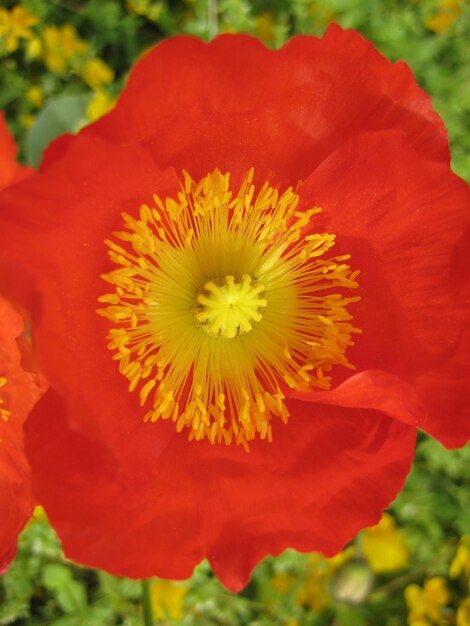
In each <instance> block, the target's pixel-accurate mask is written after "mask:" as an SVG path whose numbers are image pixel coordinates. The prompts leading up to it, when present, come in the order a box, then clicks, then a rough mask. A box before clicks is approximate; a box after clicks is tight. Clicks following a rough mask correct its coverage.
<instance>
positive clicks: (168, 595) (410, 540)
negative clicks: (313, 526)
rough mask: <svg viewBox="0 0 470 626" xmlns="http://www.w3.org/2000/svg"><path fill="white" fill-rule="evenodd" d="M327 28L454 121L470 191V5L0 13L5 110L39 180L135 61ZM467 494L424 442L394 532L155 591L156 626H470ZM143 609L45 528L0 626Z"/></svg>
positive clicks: (462, 466) (22, 564)
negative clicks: (379, 58) (325, 553)
mask: <svg viewBox="0 0 470 626" xmlns="http://www.w3.org/2000/svg"><path fill="white" fill-rule="evenodd" d="M18 6H20V7H21V8H22V9H24V10H25V11H26V14H17V18H18V19H19V21H21V20H22V19H23V18H24V17H25V15H26V18H27V19H26V21H27V22H28V24H27V26H26V30H23V31H21V29H20V30H18V25H17V30H16V31H14V29H13V31H12V28H11V27H10V36H9V37H8V36H7V31H6V29H5V19H6V18H5V16H6V15H7V12H8V15H9V16H10V15H11V14H12V11H14V10H15V7H18ZM2 10H3V18H2ZM2 19H3V31H2ZM330 21H336V22H338V23H339V24H341V25H342V26H343V27H347V28H355V29H357V30H359V31H360V32H362V33H363V34H364V35H365V36H366V37H367V38H368V39H370V40H371V41H372V42H374V44H375V45H376V46H377V47H378V48H379V49H380V50H381V51H382V52H383V53H384V54H385V55H386V56H387V57H388V58H390V59H392V60H398V59H404V60H405V61H407V63H408V64H409V65H410V66H411V68H412V70H413V71H414V73H415V75H416V77H417V79H418V81H419V83H420V84H421V86H422V87H423V88H424V89H425V90H426V91H428V92H429V93H430V94H431V95H432V96H433V98H434V103H435V107H436V109H437V110H438V112H439V113H440V114H441V115H442V117H443V118H444V120H445V122H446V125H447V128H448V131H449V136H450V140H451V148H452V153H453V167H454V169H455V171H456V172H457V173H458V174H459V175H461V176H462V177H463V178H465V179H466V180H467V181H469V182H470V132H469V130H468V129H469V127H470V45H468V42H469V41H470V3H468V2H466V1H464V0H409V1H406V0H317V1H311V0H253V1H252V2H249V1H248V0H219V1H218V2H217V0H158V1H157V0H126V1H124V0H88V1H85V0H22V2H21V4H20V5H18V3H17V2H16V0H14V1H11V0H1V2H0V109H3V110H5V111H6V113H7V119H8V123H9V125H10V127H11V129H12V131H13V132H14V134H15V136H16V138H17V140H18V142H19V144H20V147H21V155H22V157H23V158H24V159H25V160H28V161H29V162H30V163H33V164H34V165H37V163H38V161H39V159H40V155H41V152H42V150H43V148H44V147H45V145H47V143H48V141H50V139H51V138H52V137H53V136H55V135H57V134H59V133H61V132H64V130H76V129H77V128H78V127H79V126H81V125H82V124H84V123H86V122H87V120H90V119H95V118H96V117H99V115H101V114H102V113H103V112H105V111H106V109H107V107H109V106H111V104H112V101H113V99H114V98H115V97H117V95H118V94H119V91H120V90H121V89H122V86H123V84H124V82H125V79H126V76H127V72H128V70H129V68H130V67H131V66H132V64H133V62H134V61H135V60H136V58H137V57H138V56H139V55H140V54H141V53H142V52H143V51H145V50H146V49H147V48H148V47H149V46H151V45H153V44H154V43H155V42H157V41H158V40H160V39H161V38H163V37H167V36H170V35H174V34H178V33H187V34H191V35H195V36H198V37H202V38H204V39H210V38H211V37H212V36H214V35H215V34H216V33H218V32H246V33H250V34H252V35H255V36H257V37H259V38H261V39H262V40H263V41H264V42H265V43H266V45H268V46H271V47H278V46H280V45H282V44H283V43H284V42H285V41H286V40H287V39H288V38H289V37H290V36H292V35H295V34H297V33H308V34H314V35H321V34H322V33H323V31H324V29H325V28H326V25H327V24H328V22H330ZM23 22H24V19H23ZM23 25H24V24H23ZM71 27H73V28H71ZM15 32H16V36H15ZM469 486H470V447H467V448H465V449H463V450H457V451H453V452H449V451H446V450H444V449H443V448H442V447H441V446H440V445H439V444H437V443H436V442H434V441H433V440H431V439H429V438H426V437H424V436H420V441H419V444H418V449H417V457H416V461H415V463H414V466H413V470H412V473H411V475H410V477H409V479H408V481H407V484H406V487H405V489H404V491H403V492H402V494H401V495H400V496H399V498H398V499H397V501H396V502H395V503H394V504H393V506H392V508H391V513H392V515H393V518H392V519H394V520H395V521H396V523H397V524H398V527H397V528H395V527H394V529H392V530H388V531H385V532H382V534H380V532H379V534H378V535H373V534H372V535H368V534H367V533H368V531H365V532H363V533H361V534H359V536H358V537H357V538H356V540H355V541H354V542H353V544H352V545H351V546H350V547H349V548H347V549H346V550H345V551H344V552H343V553H342V554H341V555H340V556H339V557H338V558H337V559H336V560H333V561H328V560H327V559H324V558H323V557H320V556H319V555H301V554H298V553H295V552H293V551H287V552H286V553H284V554H283V555H281V556H279V557H277V558H268V559H266V560H265V561H264V562H263V563H261V564H260V565H259V566H258V567H257V569H256V570H255V572H254V575H253V579H252V582H251V583H250V585H249V586H248V587H247V588H246V589H245V590H244V591H243V592H242V593H240V594H236V595H235V594H230V593H229V592H228V591H226V590H225V589H224V588H223V587H222V586H221V585H220V583H219V582H218V581H217V579H216V578H215V577H214V576H213V574H212V572H211V570H210V568H209V566H208V565H207V564H206V563H203V564H201V565H200V566H199V567H198V568H197V569H196V571H195V574H194V576H193V577H192V579H191V580H189V581H187V582H184V583H171V582H164V581H157V580H155V581H154V582H153V587H152V593H153V602H154V612H155V616H156V620H157V622H158V623H160V624H181V625H185V626H193V625H194V626H196V625H198V624H200V625H207V626H222V625H224V626H238V625H240V626H242V625H245V624H250V625H252V626H280V625H284V626H304V625H305V626H326V625H332V626H401V625H403V624H406V622H407V620H408V621H409V623H410V624H413V625H414V624H416V625H417V626H433V625H434V626H438V625H440V624H456V626H470V600H469V596H468V594H469V578H470V543H468V542H470V539H468V538H467V536H466V535H465V533H469V532H470V490H469ZM377 536H378V537H379V539H378V543H377ZM371 537H375V538H376V542H375V543H374V540H373V539H372V540H371ZM371 541H372V544H370V542H371ZM368 542H369V544H370V545H372V548H370V547H369V548H368V547H367V546H368V545H369V544H368ZM403 545H406V549H405V548H404V547H403ZM371 549H372V551H374V550H375V552H376V554H379V556H380V555H382V557H383V559H385V558H388V559H390V558H392V561H393V559H394V558H395V562H394V565H393V563H392V564H391V566H390V570H389V571H378V570H377V565H376V564H374V560H373V558H372V557H371V555H370V550H371ZM381 551H382V552H381ZM387 551H388V552H387ZM390 551H391V552H390ZM400 553H401V555H402V557H403V558H402V561H403V562H402V563H399V562H398V559H397V555H399V554H400ZM390 554H392V555H394V556H392V557H390ZM387 555H388V556H387ZM456 555H457V556H456ZM467 557H468V558H467ZM466 559H467V560H466ZM392 565H393V567H392ZM379 570H380V568H379ZM439 577H441V578H439ZM404 593H405V595H406V602H405V597H404ZM141 602H142V600H141V586H140V583H139V582H136V581H131V580H127V579H118V578H114V577H112V576H110V575H108V574H106V573H103V572H97V571H93V570H89V569H86V568H81V567H79V566H76V565H75V564H73V563H71V562H69V561H67V560H66V559H64V557H63V555H62V552H61V549H60V546H59V544H58V542H57V539H56V537H55V535H54V532H53V531H52V530H51V528H50V526H49V525H48V523H47V521H46V520H45V519H40V520H38V521H35V522H33V523H31V524H30V525H29V526H28V528H27V529H26V530H25V531H24V533H23V535H22V537H21V540H20V546H19V553H18V557H17V558H16V560H15V561H14V562H13V564H12V566H11V568H10V569H9V571H8V573H7V574H6V575H5V576H3V577H2V578H1V579H0V626H1V625H6V624H14V625H16V626H29V625H31V626H34V625H40V624H41V625H51V626H74V625H76V626H95V625H96V626H101V625H103V626H106V625H108V624H109V625H111V624H122V625H126V626H134V625H136V624H141V623H142V606H141ZM467 607H468V613H467ZM436 611H437V613H436ZM436 615H437V617H436ZM467 617H468V621H467Z"/></svg>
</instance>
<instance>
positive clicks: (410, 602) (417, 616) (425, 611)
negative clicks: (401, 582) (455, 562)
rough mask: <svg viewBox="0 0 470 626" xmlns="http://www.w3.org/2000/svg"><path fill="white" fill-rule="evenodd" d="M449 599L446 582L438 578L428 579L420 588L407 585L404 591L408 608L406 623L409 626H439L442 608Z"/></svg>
mask: <svg viewBox="0 0 470 626" xmlns="http://www.w3.org/2000/svg"><path fill="white" fill-rule="evenodd" d="M449 599H450V594H449V591H448V589H447V586H446V581H445V580H444V578H441V577H440V576H435V577H434V578H430V579H429V580H427V581H426V582H425V583H424V586H423V587H422V588H421V587H420V586H419V585H408V587H406V589H405V600H406V604H407V606H408V608H409V614H408V623H409V624H410V626H420V625H421V624H424V625H426V624H428V623H429V622H428V620H431V623H432V622H434V623H436V624H439V623H440V622H441V613H442V607H444V606H445V605H446V604H447V603H448V602H449Z"/></svg>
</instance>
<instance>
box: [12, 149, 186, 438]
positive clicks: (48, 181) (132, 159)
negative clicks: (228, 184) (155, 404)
mask: <svg viewBox="0 0 470 626" xmlns="http://www.w3.org/2000/svg"><path fill="white" fill-rule="evenodd" d="M71 171H73V172H74V176H73V177H71V176H70V172H71ZM123 173H125V175H124V174H123ZM177 189H178V182H177V179H176V177H175V176H174V174H173V173H172V172H167V173H162V172H160V171H159V170H158V169H157V168H156V167H155V164H154V162H153V160H152V159H151V157H150V156H149V154H148V153H147V152H146V151H145V150H144V149H142V148H141V147H138V146H134V147H127V148H118V147H116V146H112V145H110V144H108V143H106V142H104V141H102V140H101V139H97V138H92V137H81V138H79V139H78V140H77V141H76V142H75V143H74V144H73V146H72V147H71V149H70V151H69V153H68V155H67V158H66V159H63V160H61V161H60V162H57V163H56V165H55V166H54V167H52V168H51V169H50V170H49V171H48V172H47V174H44V175H41V176H37V177H35V178H34V179H32V180H29V181H27V183H24V184H20V185H17V186H15V188H14V189H11V190H5V191H4V192H3V193H2V194H1V197H0V212H1V213H2V215H3V216H4V220H5V221H4V222H3V224H2V246H1V249H0V265H1V264H2V263H3V267H5V265H6V263H8V266H9V275H10V283H11V288H10V293H11V294H12V296H13V295H14V296H15V299H16V300H17V301H19V302H21V303H22V304H23V305H25V306H27V307H28V308H29V309H30V310H31V309H32V313H33V316H34V322H35V324H34V339H35V346H36V349H37V352H38V358H39V359H40V366H41V368H42V370H43V371H44V372H45V374H46V376H47V378H48V380H49V382H50V383H51V385H53V386H54V387H55V388H56V389H58V390H59V391H63V393H64V395H67V396H70V397H71V398H73V399H74V401H76V402H83V403H84V404H85V405H86V406H89V405H92V406H94V407H95V408H96V409H97V415H98V416H99V417H98V419H97V420H94V421H93V422H92V423H91V424H89V425H88V427H90V428H91V429H92V430H95V429H97V428H99V424H100V420H101V416H103V420H104V421H106V420H107V419H108V415H109V414H111V415H113V416H115V413H116V412H118V413H124V415H123V417H122V418H121V419H119V421H118V424H117V425H115V426H113V428H112V429H111V430H112V431H114V432H116V433H118V431H119V429H123V430H125V429H126V428H128V421H129V420H130V421H131V423H133V420H132V416H133V414H134V413H135V411H136V410H138V406H139V403H138V399H136V398H135V397H134V395H135V394H130V393H129V392H128V391H127V382H126V380H125V378H124V377H123V376H122V375H120V374H119V372H118V370H117V368H116V363H115V362H114V361H113V360H112V359H111V358H110V356H111V353H110V351H109V350H108V348H107V347H106V344H107V340H106V335H107V333H108V330H109V324H108V322H107V321H105V320H104V319H103V318H101V317H100V316H99V315H98V314H97V312H96V309H98V308H99V307H100V306H101V305H100V304H99V303H98V297H99V296H100V295H103V294H104V293H106V291H107V284H106V283H105V282H104V281H103V279H102V278H101V277H100V275H101V274H102V273H105V272H107V271H109V270H110V269H113V267H112V264H111V263H110V262H109V261H108V259H107V248H106V245H105V244H104V241H105V239H108V238H109V237H110V236H111V233H112V232H113V231H115V230H120V229H121V227H122V217H121V212H122V211H128V212H129V213H131V214H135V213H136V212H137V211H138V208H139V206H140V205H141V204H142V203H143V202H145V201H147V202H151V201H152V195H153V194H154V193H159V194H161V195H162V196H163V197H165V196H166V195H167V194H171V195H174V193H175V192H176V190H177ZM51 207H53V208H54V210H53V211H51ZM38 231H39V233H40V236H38ZM13 288H14V290H15V293H14V294H13ZM64 338H66V341H65V342H64ZM96 381H100V383H99V384H97V382H96Z"/></svg>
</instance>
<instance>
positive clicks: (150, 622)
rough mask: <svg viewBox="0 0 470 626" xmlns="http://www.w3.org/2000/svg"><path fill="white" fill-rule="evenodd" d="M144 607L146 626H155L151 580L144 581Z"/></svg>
mask: <svg viewBox="0 0 470 626" xmlns="http://www.w3.org/2000/svg"><path fill="white" fill-rule="evenodd" d="M142 605H143V608H144V626H154V624H155V622H154V619H153V611H152V596H151V594H150V580H143V581H142Z"/></svg>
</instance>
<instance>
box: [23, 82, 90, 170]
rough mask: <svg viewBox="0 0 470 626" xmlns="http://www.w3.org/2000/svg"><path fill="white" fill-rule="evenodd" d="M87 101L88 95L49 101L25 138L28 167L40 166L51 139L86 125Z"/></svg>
mask: <svg viewBox="0 0 470 626" xmlns="http://www.w3.org/2000/svg"><path fill="white" fill-rule="evenodd" d="M89 99H90V95H89V94H77V95H70V96H58V97H57V98H52V99H51V100H49V102H48V103H47V104H46V106H45V107H44V109H43V110H42V111H41V112H40V113H39V115H38V116H37V119H36V122H35V123H34V125H33V126H32V127H31V129H30V131H29V133H28V136H27V138H26V158H27V161H28V163H29V164H30V165H32V166H33V167H37V166H38V165H39V164H40V162H41V159H42V155H43V152H44V150H45V149H46V148H47V146H48V145H49V144H50V143H51V141H52V140H53V139H56V138H57V137H59V136H60V135H62V134H63V133H76V132H77V131H78V130H79V129H80V128H81V127H82V126H84V125H85V124H86V123H87V119H86V115H85V113H86V107H87V104H88V101H89Z"/></svg>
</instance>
